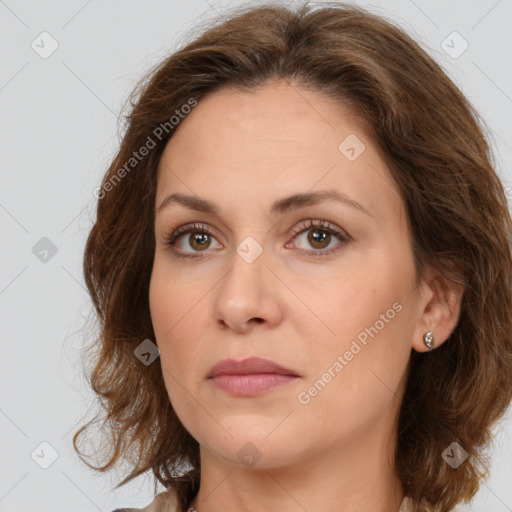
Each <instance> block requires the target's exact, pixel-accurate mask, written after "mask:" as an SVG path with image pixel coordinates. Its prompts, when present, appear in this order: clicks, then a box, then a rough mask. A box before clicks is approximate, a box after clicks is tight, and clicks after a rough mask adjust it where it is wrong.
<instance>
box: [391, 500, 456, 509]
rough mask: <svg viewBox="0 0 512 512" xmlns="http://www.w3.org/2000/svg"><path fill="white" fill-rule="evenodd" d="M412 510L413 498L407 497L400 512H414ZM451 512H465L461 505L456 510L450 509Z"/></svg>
mask: <svg viewBox="0 0 512 512" xmlns="http://www.w3.org/2000/svg"><path fill="white" fill-rule="evenodd" d="M412 509H413V501H412V500H411V498H408V497H405V498H404V501H403V502H402V505H401V506H400V509H399V510H398V512H412ZM450 512H463V509H462V508H460V506H459V505H457V506H456V507H455V508H452V509H450Z"/></svg>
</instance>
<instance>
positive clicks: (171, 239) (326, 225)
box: [164, 219, 350, 259]
mask: <svg viewBox="0 0 512 512" xmlns="http://www.w3.org/2000/svg"><path fill="white" fill-rule="evenodd" d="M313 228H314V229H317V230H319V231H325V232H327V233H330V234H331V235H334V236H336V237H337V238H338V239H339V240H340V242H341V243H340V244H338V245H337V246H336V248H334V249H316V250H311V251H307V250H305V249H302V251H303V252H304V254H306V255H308V256H316V257H318V256H325V255H327V254H333V253H335V252H337V251H338V250H340V247H339V246H341V245H344V244H345V243H347V242H348V241H349V240H350V237H349V236H348V235H346V234H344V233H342V232H341V231H339V230H337V229H335V228H334V227H332V225H331V223H330V222H328V221H324V220H321V221H313V220H311V219H308V220H307V221H302V223H301V224H299V226H297V227H296V228H294V229H292V230H291V231H290V235H293V238H294V239H295V238H297V236H299V235H301V234H302V233H304V232H307V231H309V230H311V229H313ZM196 232H197V233H206V234H208V235H209V236H213V237H214V235H213V233H212V232H211V231H210V230H209V229H208V227H207V226H205V225H203V224H196V223H194V224H185V225H183V226H180V227H179V228H177V229H175V230H174V231H171V232H170V233H168V234H166V235H165V236H164V243H165V244H166V245H168V246H170V247H173V246H174V245H175V244H176V242H177V240H178V238H180V236H183V235H185V234H188V233H196ZM202 252H205V251H202ZM176 256H177V257H178V258H190V259H198V258H203V257H204V255H203V254H189V253H180V252H176Z"/></svg>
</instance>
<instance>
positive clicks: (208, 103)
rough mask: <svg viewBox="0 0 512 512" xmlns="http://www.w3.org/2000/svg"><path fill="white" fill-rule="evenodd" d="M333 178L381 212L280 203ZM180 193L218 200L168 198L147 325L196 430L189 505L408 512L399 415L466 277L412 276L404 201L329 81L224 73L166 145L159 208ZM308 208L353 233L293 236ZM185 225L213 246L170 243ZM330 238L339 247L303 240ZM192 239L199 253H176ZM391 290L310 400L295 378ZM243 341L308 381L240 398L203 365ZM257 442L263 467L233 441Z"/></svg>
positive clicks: (178, 404) (310, 372)
mask: <svg viewBox="0 0 512 512" xmlns="http://www.w3.org/2000/svg"><path fill="white" fill-rule="evenodd" d="M349 134H355V135H356V136H357V137H358V138H359V139H360V140H361V141H362V142H363V143H364V144H365V147H366V148H365V150H364V151H363V152H362V153H361V154H360V156H359V157H358V158H357V159H356V160H354V161H350V160H348V159H347V158H346V156H345V155H344V154H343V153H342V152H340V151H339V149H338V146H339V144H340V142H342V141H343V140H344V139H345V138H346V137H347V136H348V135H349ZM327 189H334V190H336V191H338V192H340V193H343V194H344V195H346V196H348V197H349V198H350V199H352V200H354V201H357V202H358V203H360V204H361V205H363V206H364V207H365V208H366V209H367V210H368V211H369V212H370V214H371V215H367V214H365V213H363V212H361V211H359V210H358V209H357V208H354V207H351V206H349V205H346V204H342V203H338V202H335V201H324V202H321V203H319V204H316V205H312V206H307V207H303V208H301V209H299V210H296V211H295V210H294V211H290V212H287V213H286V214H275V215H271V213H270V205H271V204H272V203H273V202H274V201H275V200H277V199H280V198H283V197H285V196H289V195H291V194H295V193H306V192H312V191H319V190H327ZM178 192H179V193H183V194H190V195H197V196H199V197H201V198H205V199H208V200H210V201H212V202H214V203H215V204H216V205H217V207H218V209H219V213H218V215H215V214H210V213H204V212H199V211H194V210H191V209H189V208H186V207H185V206H183V205H180V204H177V203H170V204H169V205H168V206H166V207H165V208H163V209H162V210H159V211H157V214H156V216H155V238H156V247H155V258H154V265H153V271H152V276H151V283H150V308H151V316H152V321H153V327H154V330H155V335H156V342H157V345H158V347H159V350H160V358H161V364H162V368H163V376H164V379H165V385H166V388H167V392H168V395H169V399H170V401H171V403H172V405H173V407H174V409H175V411H176V413H177V415H178V417H179V418H180V420H181V422H182V423H183V425H184V426H185V428H186V429H187V430H188V431H189V432H190V434H191V435H192V436H193V437H194V438H195V439H196V440H197V441H198V442H199V444H200V455H201V486H200V490H199V493H198V495H197V496H196V498H195V499H194V500H193V502H192V503H191V504H190V506H191V507H193V508H194V509H196V510H198V511H199V512H206V511H209V512H216V511H225V510H238V511H260V510H266V511H279V512H291V511H293V512H296V511H297V512H298V511H301V512H303V511H304V510H307V511H308V512H317V511H321V510H322V511H324V510H333V511H338V510H339V511H344V512H356V511H357V512H360V511H361V510H373V511H375V512H388V511H389V512H396V511H397V510H398V508H399V506H400V503H401V502H402V499H403V497H404V494H403V489H402V486H401V483H400V481H399V479H398V478H397V476H396V475H395V473H394V470H393V453H394V448H395V438H396V424H395V421H396V417H397V414H398V411H399V406H400V402H401V398H402V396H403V392H404V386H405V383H406V371H407V368H408V362H409V358H410V354H411V350H416V351H421V352H424V351H427V350H428V349H427V348H426V347H425V346H424V344H423V341H422V340H423V334H424V333H425V332H426V331H428V330H432V331H433V332H434V335H435V340H436V346H439V345H440V344H442V343H443V342H444V341H445V340H446V339H447V338H448V336H449V335H450V333H451V332H452V330H453V329H454V327H455V326H456V323H457V320H458V315H459V310H460V299H461V290H460V289H458V288H456V287H455V286H454V285H453V284H451V283H449V282H447V281H445V280H444V279H443V278H441V276H440V275H439V274H437V273H436V272H435V271H433V270H431V271H429V273H428V274H427V276H426V277H425V279H424V280H423V281H422V282H421V283H420V284H419V285H418V284H417V283H416V281H415V277H416V274H415V268H414V262H413V253H412V248H411V236H410V231H409V226H408V222H407V214H406V211H405V207H404V204H403V202H402V200H401V199H400V197H399V195H398V192H397V188H396V186H395V184H394V182H393V180H392V177H391V175H390V173H389V170H388V169H387V168H386V166H385V164H384V162H383V161H382V159H381V158H380V156H379V154H378V153H377V151H376V148H375V145H374V144H373V143H372V141H371V140H370V138H369V137H368V136H367V135H366V133H365V132H364V130H363V129H362V128H361V126H360V125H359V124H358V123H357V119H356V118H354V117H352V116H350V115H349V113H348V111H347V110H345V109H344V108H343V107H342V106H340V105H339V104H337V103H334V102H333V101H332V100H331V99H329V98H327V97H325V96H324V95H323V94H322V93H320V92H318V91H314V90H307V89H305V88H302V87H299V86H297V85H292V84H290V83H287V82H285V81H277V82H271V83H267V84H265V85H264V86H263V87H261V88H259V89H257V90H255V91H252V92H250V93H247V92H240V91H237V90H233V89H227V88H224V89H221V90H218V91H216V92H214V93H212V94H210V95H208V96H207V97H205V98H203V99H202V100H201V101H200V102H199V103H198V105H197V106H196V107H195V108H194V109H193V110H192V111H191V112H190V113H189V114H188V115H187V117H186V118H185V119H184V120H183V121H181V124H180V125H179V126H178V128H177V131H176V133H175V134H174V136H173V137H172V138H171V139H170V141H169V142H168V144H167V146H166V148H165V151H164V153H163V155H162V158H161V161H160V166H159V169H158V188H157V193H156V204H155V206H156V207H158V206H159V205H160V204H161V203H162V201H163V200H164V198H165V197H166V196H168V195H169V194H173V193H178ZM307 219H311V220H312V221H322V220H324V221H329V223H330V225H331V226H332V227H333V228H337V229H338V230H340V231H341V232H342V233H345V234H346V235H348V236H349V241H348V242H343V241H340V240H339V239H338V238H337V237H336V236H335V235H331V238H330V241H329V240H327V241H324V242H321V241H320V242H317V243H316V244H315V243H314V239H313V241H311V238H310V239H309V240H308V235H309V236H310V237H311V235H312V233H317V234H318V231H317V230H318V229H320V234H323V233H325V232H324V231H322V228H317V227H312V228H311V227H309V226H305V227H304V228H303V229H305V231H303V232H302V234H297V235H294V234H290V230H291V229H293V228H294V227H301V226H304V224H305V223H304V222H302V221H304V220H307ZM189 223H201V224H202V225H205V226H206V227H208V228H209V229H210V230H211V231H212V236H211V237H210V238H208V235H206V237H207V240H209V241H210V245H209V246H208V244H206V248H203V247H204V246H201V245H200V244H197V243H194V240H195V239H194V237H193V233H188V234H184V235H182V236H181V239H180V241H179V242H177V243H176V245H175V246H174V247H171V246H169V245H168V244H166V240H165V237H166V235H167V234H168V233H169V232H170V231H173V230H175V229H176V228H178V227H179V226H182V225H185V224H189ZM197 231H198V232H199V234H200V233H202V230H201V229H199V230H196V237H197V236H198V234H197ZM249 236H250V237H253V238H254V239H255V240H256V241H257V243H258V244H259V245H260V246H261V249H262V253H261V254H260V255H259V257H257V258H256V259H255V260H254V261H253V262H252V263H248V262H247V261H246V260H245V259H244V258H243V257H241V256H240V255H239V254H238V253H237V251H236V248H237V246H239V245H240V244H241V242H242V241H244V239H246V237H249ZM241 247H244V245H243V244H242V246H241ZM245 247H247V246H245ZM331 248H337V249H339V250H337V251H336V252H334V253H331V254H326V255H324V256H315V255H312V254H305V251H309V252H311V253H312V252H314V251H317V252H318V251H320V250H322V249H325V250H328V249H331ZM180 250H181V252H185V253H189V254H198V255H199V256H202V258H198V259H187V258H178V257H177V253H178V252H180ZM252 250H253V249H252ZM394 303H395V304H396V303H398V304H399V305H400V306H401V310H400V312H397V313H396V315H394V318H392V319H389V318H388V317H386V318H388V322H385V325H384V327H383V328H381V329H379V330H378V334H377V335H374V337H373V338H372V337H368V340H367V344H366V345H363V344H362V343H359V345H360V346H361V350H360V351H359V352H358V353H357V354H355V355H354V356H353V358H352V359H351V360H350V361H347V360H346V358H344V360H345V362H346V363H347V364H346V365H344V366H343V369H342V370H341V371H339V372H337V373H336V372H334V374H335V377H332V378H331V380H330V382H328V383H327V384H326V385H325V387H323V389H321V391H320V392H317V394H316V395H315V396H313V397H310V401H309V402H308V403H307V404H305V403H301V402H300V401H299V400H298V395H299V393H301V392H304V391H305V390H306V391H307V390H308V389H309V388H310V387H311V385H312V384H313V383H314V382H315V381H318V379H320V378H322V375H323V374H325V372H326V371H327V369H328V368H330V367H331V368H332V366H333V363H335V361H337V357H338V356H339V355H341V356H343V355H344V354H345V353H346V352H347V350H349V349H350V347H351V343H352V342H353V340H355V339H357V336H358V334H360V333H361V332H362V331H364V330H365V328H369V327H370V326H375V325H376V321H377V320H379V318H381V316H380V315H382V314H385V312H386V311H388V310H389V309H390V308H392V305H393V304H394ZM379 325H380V324H379ZM249 356H259V357H263V358H267V359H270V360H273V361H275V362H277V363H279V364H281V365H283V366H285V367H287V368H290V369H293V370H294V371H295V372H296V373H297V374H299V376H300V378H298V379H297V380H295V381H294V382H291V383H288V384H286V385H285V386H282V387H280V388H276V389H273V390H271V391H269V392H266V393H264V394H262V395H259V396H256V397H234V396H231V395H228V394H227V393H225V392H224V391H222V390H220V389H218V388H217V387H216V386H214V385H213V384H212V383H211V381H209V380H208V379H207V378H206V377H207V375H208V372H209V370H210V369H211V367H212V366H213V365H214V364H215V363H217V362H218V361H220V360H223V359H225V358H235V359H244V358H246V357H249ZM331 373H332V370H331ZM249 442H250V443H252V445H253V447H252V448H250V449H249V448H247V447H246V450H247V449H249V450H252V452H253V453H257V454H258V456H260V458H259V460H258V461H257V463H256V464H255V465H253V466H252V467H249V465H248V464H247V463H244V462H243V461H242V460H241V459H240V458H239V457H238V456H237V453H238V452H239V450H240V449H241V448H242V447H244V446H245V445H246V444H247V443H249ZM370 489H371V492H368V491H369V490H370Z"/></svg>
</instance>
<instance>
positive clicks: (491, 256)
mask: <svg viewBox="0 0 512 512" xmlns="http://www.w3.org/2000/svg"><path fill="white" fill-rule="evenodd" d="M209 23H210V22H209ZM200 29H201V33H200V34H198V35H195V36H194V38H193V39H192V40H191V41H189V42H187V43H186V44H183V45H182V46H181V47H180V48H179V49H178V50H176V51H175V52H173V53H172V54H171V55H169V56H167V57H166V58H165V59H163V60H162V61H161V62H159V64H158V65H156V66H155V67H154V68H152V69H151V71H150V72H149V73H147V75H146V76H145V77H144V78H143V79H142V80H141V81H140V82H139V83H138V84H137V85H136V87H135V89H134V91H133V93H132V95H131V96H130V98H129V103H130V107H129V109H130V110H129V112H128V114H127V115H126V116H125V119H126V129H125V133H124V135H123V137H122V140H121V143H120V148H119V150H118V152H117V154H116V155H115V157H114V159H113V161H112V162H111V165H110V166H109V168H108V170H107V172H106V174H105V176H104V178H103V181H102V185H101V188H100V192H99V194H98V195H97V197H98V201H97V209H96V220H95V223H94V225H93V227H92V229H91V231H90V233H89V236H88V239H87V243H86V246H85V251H84V262H83V272H84V276H85V282H86V285H87V288H88V291H89V293H90V296H91V299H92V303H93V304H94V308H95V317H97V320H98V325H99V330H98V336H97V337H96V338H95V340H94V343H92V344H91V346H90V347H88V350H90V351H91V353H90V354H89V353H88V354H87V358H88V361H89V362H90V371H88V373H87V378H88V381H89V384H90V386H91V388H92V389H93V390H94V392H95V393H96V395H97V397H98V405H99V411H98V413H97V415H96V417H95V418H94V419H93V420H91V421H89V422H87V423H86V424H85V425H82V426H81V428H80V429H79V430H78V431H77V432H76V433H75V435H74V437H73V446H74V448H75V450H76V451H77V453H78V454H79V456H80V457H81V458H82V460H83V461H84V462H85V463H86V464H87V465H88V466H89V467H91V468H93V469H95V470H98V471H107V470H109V469H111V468H114V467H115V466H116V465H117V463H118V462H120V461H125V462H128V463H129V465H130V473H129V474H128V476H127V477H126V478H125V479H124V480H122V481H121V482H120V483H119V484H118V485H117V486H116V487H119V486H121V485H124V484H125V483H127V482H128V481H130V480H131V479H133V478H135V477H137V476H139V475H142V474H143V473H145V472H147V471H149V470H151V472H152V473H153V476H154V483H155V492H156V486H157V483H158V482H160V483H161V484H162V485H163V486H164V487H166V488H168V489H170V488H172V489H175V490H176V491H177V494H178V497H179V501H180V503H181V506H182V507H183V508H185V507H186V506H187V505H188V503H190V501H191V500H192V499H193V498H194V497H195V495H196V493H197V492H198V489H199V482H200V477H201V468H200V459H199V445H198V443H197V441H196V440H195V439H194V438H193V437H192V436H191V435H190V434H189V433H188V432H187V430H186V429H185V428H184V427H183V425H182V424H181V422H180V420H179V419H178V417H177V416H176V414H175V412H174V410H173V408H172V405H171V403H170V401H169V397H168V395H167V392H166V387H165V384H164V380H163V376H162V368H161V365H160V360H159V359H158V360H157V361H156V362H155V364H151V365H149V366H144V365H143V364H141V362H140V361H139V360H138V359H137V358H136V357H135V356H134V350H135V348H136V347H137V346H138V345H139V344H140V343H141V342H142V340H145V339H150V340H154V339H155V335H154V332H153V328H152V323H151V317H150V309H149V299H148V290H149V282H150V276H151V269H152V263H153V258H154V250H155V235H154V208H155V192H156V185H157V180H156V170H157V166H158V163H159V160H160V157H161V154H162V151H163V148H164V146H165V144H166V143H167V142H168V140H169V139H170V138H171V137H172V135H173V133H174V127H173V126H171V125H172V123H171V122H169V120H170V119H172V116H173V115H175V114H178V113H179V112H186V111H187V110H186V109H185V108H184V105H187V104H188V105H191V104H192V103H191V101H192V102H193V101H197V102H199V103H200V101H201V99H202V98H204V97H205V96H206V95H207V94H211V93H212V92H213V91H215V90H216V89H218V88H219V87H225V86H231V87H235V88H237V89H239V90H242V91H251V90H254V89H255V88H256V87H258V86H262V85H264V84H265V83H267V82H269V81H272V80H275V79H284V80H287V81H289V82H290V83H293V84H294V85H297V86H302V87H308V88H311V89H313V90H317V91H320V92H324V93H326V94H328V95H329V97H331V98H333V99H335V100H336V101H338V102H339V104H341V105H343V106H344V107H345V108H348V109H350V111H351V112H354V113H355V115H356V116H357V120H358V121H359V122H360V123H361V126H363V127H364V128H365V129H366V130H367V133H368V134H369V135H370V136H371V138H372V140H373V142H374V144H375V145H376V147H377V149H378V151H379V154H380V155H381V157H382V158H383V160H384V161H385V163H386V165H387V166H388V168H389V170H390V172H391V174H392V176H393V178H394V181H395V182H396V185H397V188H398V189H399V191H400V195H401V197H402V199H403V201H404V204H405V206H406V211H407V214H408V218H409V222H410V226H411V228H412V235H411V236H412V240H411V243H412V247H413V251H414V258H415V263H416V271H417V277H418V279H421V277H422V276H423V275H424V272H425V270H426V269H427V267H432V268H435V269H437V270H439V271H440V272H441V273H443V275H445V276H447V277H448V278H449V279H452V280H453V281H455V282H457V283H459V284H461V285H463V287H464V294H463V297H462V303H461V312H460V317H459V322H458V324H457V326H456V327H455V329H454V331H453V332H452V334H451V335H450V337H449V339H448V340H447V341H446V342H445V343H444V344H443V345H441V346H440V347H438V348H436V349H435V350H433V351H432V352H428V353H417V352H414V351H412V354H411V360H410V364H409V373H408V380H407V386H406V390H405V393H404V397H403V401H402V404H401V408H400V412H399V415H398V418H397V448H396V453H395V461H394V462H395V470H396V472H397V475H398V476H399V478H400V479H401V482H402V485H403V488H404V491H405V494H406V495H407V496H409V497H410V498H412V500H413V502H414V511H415V512H426V511H433V512H446V511H448V510H450V509H451V508H452V507H453V506H455V505H456V504H457V503H458V502H460V501H462V500H465V501H469V500H470V499H471V497H472V496H473V495H474V494H475V493H476V491H477V490H478V488H479V484H480V482H481V480H482V479H483V478H485V477H487V476H488V473H489V469H488V468H489V460H488V454H487V451H488V449H489V447H490V443H491V441H492V438H493V435H492V430H491V429H492V427H493V426H494V424H495V423H496V422H497V420H498V419H500V418H501V417H502V416H503V414H504V412H505V410H506V408H507V406H508V405H509V404H510V402H511V399H512V324H511V318H512V251H511V249H512V240H511V238H512V220H511V217H510V213H509V209H508V204H507V198H506V195H505V191H504V188H503V185H502V183H501V182H500V179H499V177H498V175H497V172H496V170H495V168H494V167H495V164H494V162H493V155H492V154H491V151H490V148H489V144H488V142H487V140H486V137H487V136H486V132H487V130H486V129H485V125H484V122H483V121H482V119H481V118H480V116H479V114H478V113H477V111H476V110H475V108H474V107H473V106H472V105H471V104H470V103H469V101H468V100H467V99H466V98H465V97H464V95H463V94H462V93H461V91H460V90H459V89H458V88H457V87H456V86H455V85H454V83H453V82H452V81H451V80H450V79H449V78H448V77H447V75H446V74H445V73H444V72H443V71H442V69H441V67H440V65H438V64H437V63H436V62H435V61H434V60H433V58H431V57H430V56H429V55H428V54H427V53H426V52H425V51H424V50H423V49H422V48H421V47H420V46H419V44H418V43H416V42H415V41H414V40H413V39H411V37H410V36H408V35H407V34H406V33H405V32H404V31H403V30H402V29H400V28H398V27H396V26H395V25H394V24H392V23H391V22H389V21H387V20H386V19H384V18H383V17H381V16H378V15H376V14H373V13H370V12H368V11H366V10H365V9H363V8H361V7H356V6H353V5H347V4H342V3H339V2H336V3H335V4H334V3H329V2H324V5H323V6H321V7H319V6H318V5H317V6H311V5H309V3H304V4H301V5H300V6H297V7H295V8H294V9H291V8H289V7H285V6H279V5H275V4H274V5H270V4H266V5H262V6H258V7H247V6H243V7H242V8H240V7H239V8H237V9H235V10H234V12H233V11H232V12H231V13H230V15H229V16H227V17H224V18H222V19H219V20H214V22H211V24H208V25H207V26H206V27H204V26H203V27H200ZM179 117H182V116H179ZM162 127H165V129H162ZM150 139H151V141H152V145H151V147H150V149H149V150H148V151H146V152H145V156H144V157H141V158H140V159H137V160H136V161H134V160H131V159H133V158H134V152H139V150H140V149H141V148H142V147H143V146H146V147H148V148H149V140H150ZM140 153H141V154H142V151H140ZM128 162H130V164H129V166H127V163H128ZM123 169H124V171H123ZM99 421H101V422H102V423H101V431H102V433H105V434H107V435H108V442H107V446H102V447H101V449H99V450H98V452H97V453H96V455H98V454H101V456H102V457H103V460H102V462H100V463H99V464H98V463H96V464H95V465H92V464H90V463H89V462H87V460H86V459H87V458H90V457H91V456H89V455H87V456H84V453H83V452H82V451H81V450H80V448H79V441H80V440H81V439H82V437H85V438H86V439H88V436H87V432H88V431H89V429H90V427H91V426H92V425H93V424H94V423H97V422H99ZM454 441H456V442H458V443H459V444H460V446H461V447H463V449H464V450H465V451H466V452H467V453H468V459H467V460H466V461H465V462H464V463H463V464H462V465H461V466H460V467H458V468H457V469H453V468H452V467H450V466H449V465H448V464H447V463H445V462H444V461H443V459H442V457H441V456H442V453H443V451H444V450H445V449H446V448H447V447H448V446H449V445H450V444H451V443H452V442H454Z"/></svg>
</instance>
